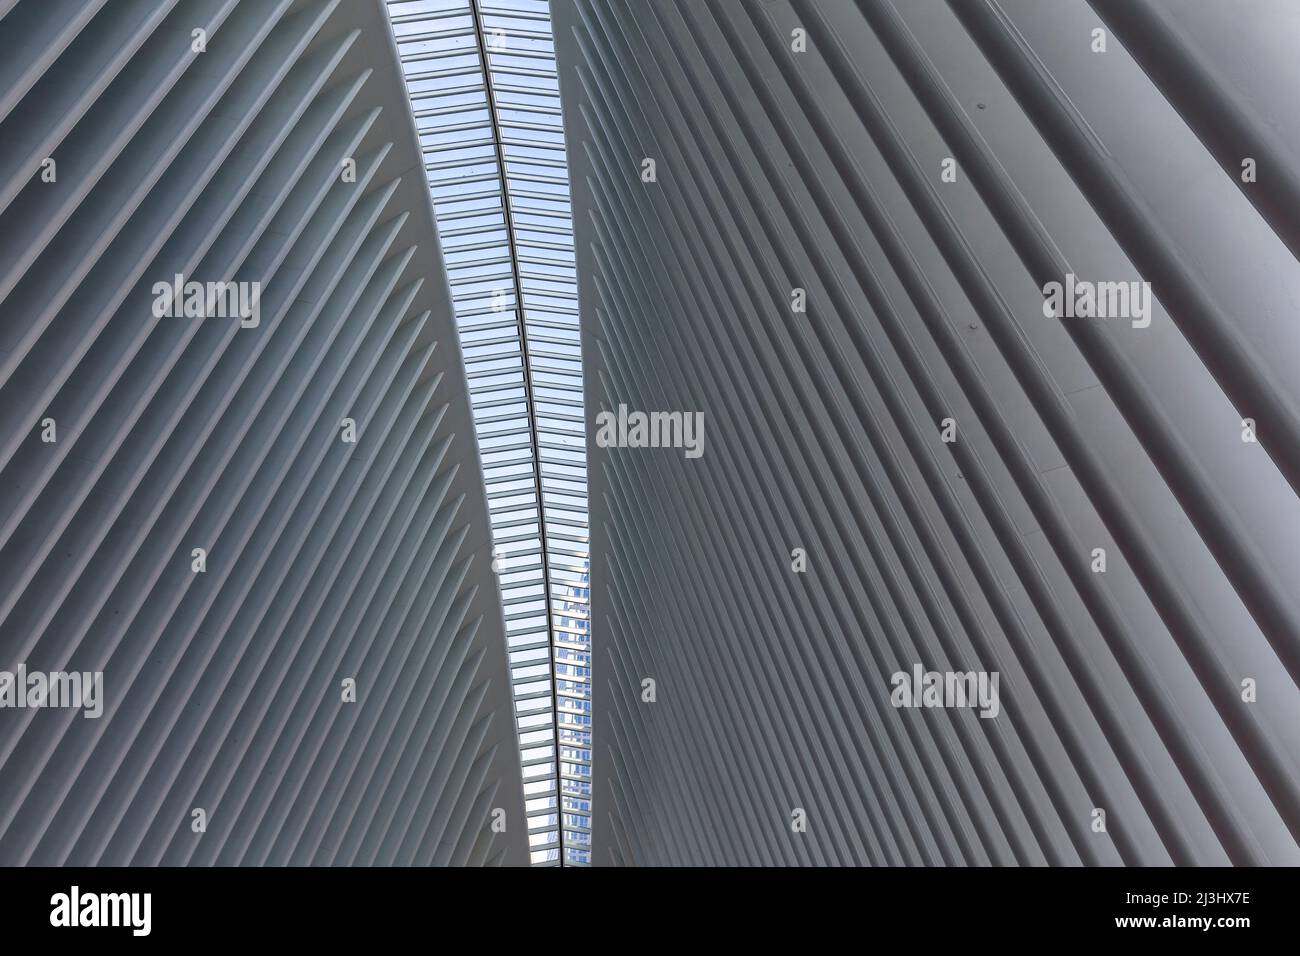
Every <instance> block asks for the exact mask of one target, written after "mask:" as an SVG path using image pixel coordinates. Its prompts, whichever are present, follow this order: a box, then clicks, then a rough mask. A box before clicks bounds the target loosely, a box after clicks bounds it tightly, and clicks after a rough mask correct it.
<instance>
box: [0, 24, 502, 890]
mask: <svg viewBox="0 0 1300 956" xmlns="http://www.w3.org/2000/svg"><path fill="white" fill-rule="evenodd" d="M3 7H4V9H3V11H2V12H3V18H0V63H2V64H3V65H2V66H0V71H3V73H4V77H3V82H2V83H0V97H2V98H0V320H2V321H0V406H2V407H3V415H0V485H2V486H3V488H4V495H3V501H0V668H2V669H4V670H5V672H6V673H8V674H10V675H14V674H16V673H18V671H19V669H23V670H25V672H26V673H27V674H29V675H30V674H38V673H56V672H76V673H78V674H83V673H84V674H92V673H95V672H102V675H103V677H102V701H101V702H100V703H101V704H102V713H101V714H100V715H98V716H94V717H87V716H85V715H84V712H83V710H82V709H72V708H68V707H53V706H43V707H42V706H35V705H36V704H38V703H39V700H38V699H37V698H35V697H27V699H26V700H25V704H26V706H22V704H23V703H24V701H21V700H15V698H14V697H13V696H10V697H9V698H7V699H6V698H4V697H3V695H4V693H5V691H6V688H5V687H3V686H0V701H3V702H4V703H5V706H4V707H3V708H0V863H4V864H43V865H49V864H64V863H71V864H107V865H122V864H137V865H151V864H167V865H211V864H221V865H230V864H244V865H259V864H295V865H297V864H304V865H305V864H321V865H324V864H334V865H346V864H399V865H410V864H416V865H427V864H445V865H461V864H488V863H498V864H499V863H517V864H518V863H524V862H526V861H527V841H526V837H525V827H524V825H523V806H522V800H521V798H520V793H521V780H520V773H519V767H518V758H517V755H516V753H515V750H514V727H513V721H512V719H511V710H510V707H511V703H510V690H509V681H508V677H507V662H506V655H505V637H504V629H503V620H502V615H501V610H500V605H499V603H498V601H497V596H496V589H495V580H494V577H493V574H492V571H491V567H490V564H491V539H490V531H489V526H488V510H487V503H486V500H485V497H484V494H483V487H482V479H481V469H480V464H479V459H478V452H477V446H476V443H475V439H474V433H473V422H472V418H471V413H470V408H469V401H468V394H467V389H466V385H465V373H464V368H463V364H462V359H461V354H460V348H459V344H458V342H457V340H456V332H455V324H454V320H453V316H452V309H451V303H450V296H449V291H448V288H447V280H446V273H445V271H444V268H443V263H442V258H441V252H440V250H439V247H438V241H437V236H436V232H435V227H434V223H433V218H432V209H431V205H430V201H429V196H428V190H427V185H426V183H425V180H424V172H423V163H422V161H421V158H420V153H419V147H418V141H417V137H416V132H415V128H414V123H413V122H412V119H411V116H410V111H409V107H408V105H407V101H406V97H405V89H404V86H403V83H402V77H401V72H400V67H399V64H398V59H397V52H396V47H395V44H394V41H393V37H392V33H391V30H390V27H389V24H388V21H387V18H386V16H385V13H384V8H383V5H382V3H380V2H378V0H375V2H359V3H354V2H339V0H292V2H291V0H265V2H264V0H258V2H252V0H239V2H236V0H120V2H117V0H114V2H109V3H104V2H80V0H79V2H76V3H65V2H60V0H56V2H44V0H20V2H19V3H17V4H4V5H3ZM195 284H197V290H198V291H197V293H194V292H192V291H191V287H192V286H193V285H195ZM216 284H221V285H219V286H218V285H216ZM214 286H215V288H214ZM177 290H179V292H180V294H179V295H178V294H176V292H177ZM227 302H235V303H237V305H236V306H235V308H236V309H237V311H236V312H235V313H231V312H227V311H222V309H223V308H224V304H225V303H227ZM214 308H215V309H216V311H214ZM3 680H4V678H3V677H0V682H3ZM8 690H9V691H11V692H12V691H14V690H15V687H14V684H13V682H12V680H11V681H10V683H9V687H8ZM18 690H19V691H20V696H22V695H23V694H25V693H26V692H27V690H28V687H27V685H26V684H25V683H24V684H23V686H22V687H21V688H18ZM47 703H54V701H53V700H51V701H48V702H47Z"/></svg>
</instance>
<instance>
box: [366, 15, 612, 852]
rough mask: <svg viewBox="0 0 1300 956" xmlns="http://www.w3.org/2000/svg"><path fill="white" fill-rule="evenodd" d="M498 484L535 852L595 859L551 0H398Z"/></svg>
mask: <svg viewBox="0 0 1300 956" xmlns="http://www.w3.org/2000/svg"><path fill="white" fill-rule="evenodd" d="M388 12H389V16H390V18H391V20H392V24H393V32H394V35H395V36H396V38H397V46H398V52H399V54H400V56H401V60H402V69H403V73H404V75H405V77H406V85H407V90H408V92H409V93H410V97H411V108H412V111H413V112H414V115H415V121H416V126H417V127H418V129H419V134H420V142H421V146H422V147H423V150H424V158H425V169H426V170H427V174H428V181H429V189H430V192H431V193H432V196H433V204H434V212H435V215H436V218H437V222H438V231H439V236H440V239H441V242H442V249H443V255H444V257H445V258H446V264H447V275H448V278H449V280H450V284H451V293H452V301H453V304H454V307H455V311H456V323H457V326H458V328H459V330H460V340H461V348H462V351H463V352H464V355H465V371H466V375H467V376H468V379H469V392H470V399H471V403H472V407H473V411H474V423H475V428H476V430H477V433H478V442H479V449H480V452H481V454H482V458H483V478H484V482H485V484H486V487H487V496H488V505H489V508H490V511H491V523H492V534H493V544H494V553H495V555H496V560H495V562H494V567H495V568H496V570H497V577H498V581H499V583H500V590H501V599H502V605H503V608H504V611H505V620H506V637H507V640H508V642H509V652H510V668H511V681H512V684H513V690H514V701H515V721H516V725H517V729H518V733H519V747H520V757H521V761H522V766H523V777H524V802H525V808H526V811H527V814H528V836H529V843H530V846H531V850H532V861H533V863H534V864H556V863H561V862H562V863H565V864H577V865H585V864H587V863H590V861H591V853H590V844H591V694H590V688H591V669H590V664H591V654H590V650H591V645H590V636H589V633H588V606H589V599H590V588H589V586H588V557H589V552H588V542H587V463H586V448H585V442H584V431H583V429H584V418H583V397H582V356H581V351H580V345H579V333H578V295H577V281H576V280H577V277H576V274H575V271H574V254H573V223H572V218H571V214H570V210H569V175H568V164H567V161H566V158H565V153H564V128H563V123H562V117H561V112H560V95H559V83H558V78H557V75H556V69H555V49H554V43H553V42H552V37H551V22H550V11H549V9H548V6H547V3H546V0H490V2H483V0H389V3H388Z"/></svg>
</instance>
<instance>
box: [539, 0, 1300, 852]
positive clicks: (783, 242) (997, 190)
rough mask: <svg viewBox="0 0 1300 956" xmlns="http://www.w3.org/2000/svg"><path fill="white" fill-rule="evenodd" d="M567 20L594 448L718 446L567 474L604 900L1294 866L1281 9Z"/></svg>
mask: <svg viewBox="0 0 1300 956" xmlns="http://www.w3.org/2000/svg"><path fill="white" fill-rule="evenodd" d="M553 8H554V9H553V16H554V24H555V36H556V42H557V55H558V59H559V62H560V64H561V74H562V77H561V79H562V90H563V93H564V97H565V116H566V124H567V127H568V152H569V156H570V161H571V164H572V170H571V179H572V183H573V209H574V219H575V230H576V237H577V248H578V272H579V277H580V281H581V284H580V299H581V303H582V309H583V315H584V340H583V353H584V356H585V362H586V369H587V371H586V386H587V394H588V409H589V414H591V415H593V416H594V415H596V414H598V413H600V412H601V411H605V410H611V409H615V408H617V406H619V405H620V404H622V405H625V406H627V407H628V408H629V409H633V410H642V411H647V412H648V411H655V410H680V411H685V412H691V411H702V412H703V413H704V418H705V424H706V427H705V443H704V453H703V455H702V456H701V457H699V458H696V459H690V458H686V457H685V456H684V454H683V452H682V450H681V449H662V448H661V449H648V448H626V447H608V448H602V447H599V446H598V445H597V444H595V443H593V444H591V446H590V447H589V456H590V463H591V465H590V492H591V528H592V541H591V544H592V548H591V552H592V581H591V584H592V595H593V598H592V620H593V624H592V629H593V633H594V634H596V635H597V636H598V639H597V640H596V642H595V644H594V659H593V663H592V668H593V674H592V678H593V683H594V699H595V713H596V714H597V715H598V720H597V722H596V729H595V740H594V758H593V761H594V794H593V803H594V806H595V807H596V819H595V821H594V845H595V849H594V856H595V862H596V863H598V864H701V863H712V864H866V863H872V864H987V863H996V864H1011V863H1020V864H1043V863H1051V864H1080V863H1083V864H1168V863H1171V862H1173V863H1182V864H1222V863H1228V862H1233V863H1272V864H1278V863H1288V864H1295V863H1297V862H1300V846H1298V845H1297V835H1298V834H1300V734H1297V733H1296V728H1297V727H1300V692H1298V691H1297V686H1296V680H1297V676H1298V675H1300V669H1298V666H1297V665H1298V664H1300V587H1298V586H1297V584H1300V575H1298V573H1297V570H1296V569H1297V568H1300V498H1297V495H1296V487H1297V486H1296V478H1297V477H1298V476H1300V472H1297V469H1296V455H1297V453H1298V452H1300V431H1298V430H1297V425H1296V423H1297V421H1300V419H1297V417H1296V410H1297V409H1300V325H1298V324H1297V322H1296V311H1297V302H1300V264H1298V263H1297V260H1296V256H1295V249H1296V246H1295V241H1294V240H1295V236H1296V230H1297V228H1300V219H1298V218H1297V216H1298V214H1297V210H1296V208H1295V204H1294V203H1293V202H1291V201H1289V200H1288V199H1287V197H1288V196H1291V195H1292V194H1293V193H1294V184H1295V182H1296V181H1297V177H1298V176H1300V158H1298V157H1300V152H1298V151H1297V150H1296V148H1295V147H1296V144H1297V143H1300V120H1297V115H1296V113H1295V110H1294V102H1293V100H1294V93H1295V90H1296V89H1297V84H1296V79H1297V72H1296V71H1297V67H1296V63H1297V61H1296V59H1295V57H1294V50H1295V48H1296V41H1297V39H1300V9H1298V8H1296V6H1295V5H1294V4H1291V3H1286V2H1271V0H1265V2H1260V3H1227V4H1225V3H1219V2H1212V0H1178V2H1175V0H1162V2H1155V0H1123V2H1115V3H1111V2H1109V0H1096V2H1095V3H1091V4H1090V3H1089V2H1085V0H1053V2H1051V3H1044V2H1041V0H950V2H941V0H914V2H911V0H909V2H901V0H900V2H886V0H856V2H849V0H844V2H820V0H718V2H710V3H697V2H691V0H662V2H654V3H640V2H631V0H556V2H555V3H554V5H553ZM800 30H802V31H805V33H804V34H803V36H804V37H805V38H806V49H804V50H802V51H800V50H797V49H796V47H798V46H799V45H800V43H799V39H800V34H799V33H798V32H797V31H800ZM1096 31H1101V34H1100V35H1101V43H1100V44H1099V43H1098V34H1097V32H1096ZM1099 46H1104V50H1103V49H1098V47H1099ZM1246 64H1248V65H1249V66H1248V69H1247V68H1246V67H1245V66H1244V65H1246ZM1198 91H1199V92H1198ZM1201 93H1205V94H1207V95H1209V94H1213V95H1212V96H1209V98H1205V97H1203V96H1202V95H1201ZM646 158H652V159H654V160H655V163H656V177H655V181H653V182H646V181H644V179H643V177H642V175H641V173H642V169H643V160H644V159H646ZM1248 158H1249V159H1254V160H1255V161H1256V163H1255V167H1256V171H1257V178H1256V179H1253V180H1252V179H1251V178H1250V177H1249V176H1244V177H1243V172H1244V170H1245V168H1246V167H1247V166H1249V164H1245V163H1244V160H1246V159H1248ZM945 160H951V161H953V162H949V163H945ZM946 170H949V171H953V172H955V177H953V176H949V177H945V176H944V173H945V171H946ZM950 180H951V181H950ZM1067 274H1074V275H1076V276H1078V277H1079V278H1080V279H1084V280H1089V281H1097V282H1128V281H1148V282H1150V283H1151V289H1152V293H1153V305H1152V308H1151V313H1150V318H1151V321H1150V325H1149V327H1140V326H1141V322H1140V321H1138V324H1137V325H1135V324H1134V322H1133V321H1130V320H1129V319H1105V320H1104V319H1099V318H1082V317H1071V318H1063V317H1060V316H1056V315H1048V314H1047V312H1046V311H1045V289H1046V287H1047V284H1048V283H1051V282H1053V281H1057V282H1063V281H1064V280H1065V277H1066V275H1067ZM796 289H798V290H804V293H805V294H806V312H804V311H798V310H797V309H795V308H792V303H793V302H794V301H795V300H794V299H792V294H793V290H796ZM1245 419H1250V420H1252V421H1253V430H1252V429H1250V428H1248V427H1247V425H1246V424H1245V423H1244V422H1243V420H1245ZM945 420H951V425H952V426H954V427H955V431H953V430H952V429H951V428H949V429H945ZM592 431H594V429H593V430H592ZM945 433H947V434H946V435H945ZM589 434H591V432H589ZM1252 435H1253V436H1254V437H1257V439H1258V440H1257V441H1252V440H1250V438H1251V437H1252ZM954 436H955V439H956V440H955V441H945V440H944V438H945V437H954ZM794 549H803V550H804V551H806V555H807V570H806V572H803V573H800V572H797V571H795V570H794V563H795V562H794V560H793V559H792V556H791V552H792V551H793V550H794ZM1096 549H1102V550H1104V553H1105V559H1106V563H1105V566H1104V570H1101V569H1100V566H1099V565H1098V563H1097V551H1096ZM918 664H919V665H921V666H922V667H923V668H925V669H926V670H935V671H959V672H966V671H986V672H997V673H998V674H999V675H1000V705H1001V710H1000V713H999V714H998V715H997V716H996V717H992V718H989V719H981V718H980V717H978V716H977V715H976V713H975V711H974V710H973V709H971V708H965V707H955V708H954V707H948V708H935V709H913V708H903V707H896V706H892V705H891V690H892V689H893V687H892V684H891V677H892V675H893V674H895V673H897V672H905V673H908V674H910V673H911V672H912V670H913V668H914V666H916V665H918ZM647 678H649V679H652V680H654V681H655V697H656V699H655V700H654V702H647V701H646V700H645V699H644V697H643V681H644V680H645V679H647ZM1251 681H1253V682H1254V685H1255V690H1256V692H1257V697H1253V696H1252V694H1251V693H1250V686H1251V685H1250V684H1249V682H1251ZM1243 682H1246V683H1243ZM797 811H802V812H803V814H802V817H801V815H800V814H799V813H798V812H797ZM1097 811H1104V814H1105V818H1104V820H1105V827H1104V829H1102V828H1101V827H1099V826H1098V825H1097V821H1098V820H1099V819H1100V817H1099V816H1098V814H1097ZM799 819H806V830H805V831H804V832H798V827H797V826H793V825H792V821H797V820H799Z"/></svg>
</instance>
